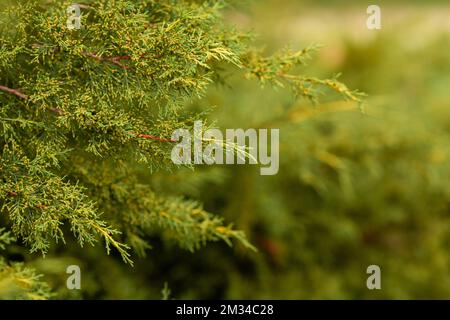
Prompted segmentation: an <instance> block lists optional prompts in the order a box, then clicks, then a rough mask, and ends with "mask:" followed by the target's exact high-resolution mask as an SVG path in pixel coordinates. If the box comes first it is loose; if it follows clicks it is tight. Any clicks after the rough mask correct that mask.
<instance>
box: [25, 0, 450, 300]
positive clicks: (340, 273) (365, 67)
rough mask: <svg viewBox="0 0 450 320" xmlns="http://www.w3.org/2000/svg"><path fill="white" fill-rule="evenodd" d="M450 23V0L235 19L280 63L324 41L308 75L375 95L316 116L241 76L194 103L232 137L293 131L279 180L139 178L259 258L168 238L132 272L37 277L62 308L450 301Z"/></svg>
mask: <svg viewBox="0 0 450 320" xmlns="http://www.w3.org/2000/svg"><path fill="white" fill-rule="evenodd" d="M370 4H378V5H379V6H380V7H381V12H382V21H381V22H382V28H381V30H368V29H367V28H366V19H367V17H368V15H367V13H366V9H367V6H368V5H370ZM449 17H450V3H449V2H448V1H377V3H372V2H370V3H368V2H365V1H342V0H341V1H329V0H328V1H317V0H315V1H288V0H267V1H263V0H261V1H245V2H243V3H239V4H236V5H234V6H233V7H231V8H228V9H227V10H226V19H227V20H228V21H229V23H230V24H234V25H237V26H238V27H239V28H242V29H250V30H253V31H254V33H255V34H256V35H257V36H256V37H255V40H254V41H255V43H256V44H257V45H260V46H262V47H264V48H265V51H266V52H267V53H268V54H269V53H271V52H273V51H275V50H277V49H279V48H282V47H284V46H287V45H290V46H291V47H293V48H295V49H301V48H303V47H306V46H308V45H311V44H320V45H322V47H321V49H320V50H319V52H318V53H317V55H316V56H315V57H314V59H313V60H312V61H311V63H310V65H309V66H307V67H305V68H303V69H301V70H300V72H304V73H305V74H308V75H310V76H317V77H324V78H327V77H330V76H332V75H333V74H336V73H342V75H341V77H340V80H341V81H342V82H344V83H346V84H347V85H348V86H349V87H350V88H352V89H359V90H361V91H363V92H365V93H366V94H367V95H368V96H367V98H366V99H365V103H364V105H363V107H364V112H361V110H360V109H359V108H358V106H357V105H355V104H353V103H350V102H344V101H340V100H337V99H336V97H334V96H333V95H330V94H326V95H324V96H323V97H322V98H321V100H320V101H321V102H320V103H319V104H318V105H315V106H314V105H312V104H311V103H310V102H308V101H306V100H296V99H295V98H294V97H293V95H292V94H291V93H290V92H289V91H287V90H283V89H278V90H274V89H273V88H270V87H266V88H261V87H260V86H259V84H257V83H256V82H252V81H247V80H243V79H242V75H239V74H236V73H235V72H233V71H232V70H230V72H229V73H228V77H227V85H218V86H214V87H211V90H210V92H209V94H208V96H207V97H206V98H205V99H203V100H201V101H198V102H196V103H193V105H192V106H190V107H191V108H193V109H198V108H205V107H210V106H215V108H214V111H213V113H212V114H210V115H209V118H210V119H214V120H216V121H217V126H218V127H219V128H222V129H225V128H259V127H273V128H280V139H281V140H280V142H281V146H280V162H281V163H280V170H279V173H278V174H277V175H275V176H260V175H259V168H258V167H255V166H212V167H199V168H196V170H195V171H190V170H180V171H176V172H172V173H170V174H167V172H160V173H156V174H152V175H150V174H149V172H148V171H143V172H142V175H143V176H145V175H147V176H148V177H147V179H148V180H149V181H151V183H152V185H153V187H154V188H155V189H156V190H157V191H158V190H159V191H161V192H171V193H174V194H181V195H183V196H186V197H190V198H195V199H198V200H200V201H202V202H203V203H204V204H205V208H206V209H207V210H208V211H210V212H213V213H217V214H219V215H223V216H224V217H225V218H226V220H227V221H232V222H233V223H234V224H235V226H236V228H238V229H243V230H244V231H245V232H246V234H247V235H248V237H249V239H250V241H251V242H252V243H253V244H254V245H255V246H256V247H258V252H256V253H255V252H251V251H249V250H248V249H245V248H244V247H241V246H239V245H237V246H235V247H233V248H230V247H228V246H226V245H225V244H222V243H213V244H208V245H207V246H206V247H205V248H203V249H201V250H199V251H197V252H195V253H190V252H186V251H183V250H181V249H179V248H178V247H177V246H175V245H171V244H169V243H166V242H163V241H160V240H159V238H158V237H156V236H155V239H152V243H153V244H154V245H153V249H152V250H150V251H149V252H148V256H147V257H146V258H145V259H138V258H137V259H138V260H137V261H136V266H135V267H134V268H130V267H129V266H126V265H123V264H121V263H118V261H119V260H120V258H118V257H114V256H109V257H105V254H104V250H103V248H98V249H94V248H92V249H91V248H84V249H79V248H78V247H76V248H75V247H73V248H72V247H70V244H69V247H68V248H65V249H64V251H61V252H59V253H58V254H57V255H56V256H54V257H52V256H50V257H47V258H46V259H43V258H39V259H36V260H34V261H33V262H32V266H33V267H35V268H36V269H37V270H38V272H40V273H44V274H45V275H46V278H45V279H46V280H47V281H49V282H50V283H51V285H52V287H53V288H54V289H55V290H56V291H57V293H58V297H59V298H80V297H83V298H101V299H111V298H116V299H123V298H135V299H136V298H137V299H144V298H156V299H159V298H161V289H162V288H166V290H165V292H166V293H168V290H170V298H174V299H183V298H184V299H205V298H209V299H211V298H219V299H241V298H244V299H356V298H357V299H381V298H388V299H412V298H424V299H428V298H438V299H450V165H449V159H450V98H449V93H450V90H449V89H450V41H449V40H450V18H449ZM100 247H101V246H100ZM81 250H83V254H81ZM77 257H79V258H77ZM81 257H83V258H82V259H81ZM100 257H101V258H100ZM68 264H78V265H80V266H81V267H82V270H89V272H87V271H86V272H84V273H83V290H82V292H70V291H68V290H67V289H66V288H65V279H66V277H65V276H66V275H65V274H64V273H61V270H65V267H66V266H67V265H68ZM372 264H375V265H378V266H380V268H381V272H382V274H381V279H382V280H381V281H382V288H381V290H368V289H367V287H366V279H367V277H368V275H367V274H366V269H367V267H368V266H369V265H372Z"/></svg>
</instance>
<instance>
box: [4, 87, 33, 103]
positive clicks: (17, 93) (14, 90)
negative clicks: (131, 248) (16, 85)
mask: <svg viewBox="0 0 450 320" xmlns="http://www.w3.org/2000/svg"><path fill="white" fill-rule="evenodd" d="M0 90H1V91H4V92H8V93H11V94H14V95H15V96H16V97H19V98H21V99H25V100H26V99H28V96H27V95H26V94H23V93H22V92H20V91H19V90H17V89H11V88H8V87H5V86H0Z"/></svg>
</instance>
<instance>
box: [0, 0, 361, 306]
mask: <svg viewBox="0 0 450 320" xmlns="http://www.w3.org/2000/svg"><path fill="white" fill-rule="evenodd" d="M70 4H71V2H70V1H38V0H32V1H17V3H5V4H2V6H1V7H0V8H1V11H0V21H1V23H0V105H1V109H0V132H1V136H0V148H1V158H0V181H1V184H0V210H1V223H2V225H4V226H5V227H7V228H8V230H11V232H12V233H11V234H13V235H14V236H15V237H17V238H18V241H19V243H20V244H23V245H24V246H26V247H27V248H29V249H30V253H26V252H24V251H23V250H22V251H20V253H21V254H22V255H23V256H25V257H26V259H25V260H26V262H29V261H30V260H32V259H33V258H34V257H35V256H34V255H32V253H34V252H41V253H42V254H44V255H47V256H51V257H53V256H57V255H58V252H61V251H59V250H60V248H61V247H63V246H64V245H67V248H66V247H63V248H66V249H65V250H67V251H65V252H67V254H73V255H80V256H82V257H83V259H84V260H85V261H91V257H92V256H91V254H92V252H97V251H89V250H90V249H88V248H86V247H85V248H83V249H79V248H77V249H74V246H73V243H78V245H79V246H81V247H82V246H83V245H85V244H90V245H94V244H95V243H96V242H98V241H99V239H101V241H102V242H104V246H105V247H106V251H107V253H108V254H109V253H110V250H111V249H114V250H115V251H116V252H118V253H119V255H120V257H121V259H122V260H123V261H124V262H125V263H127V264H130V265H133V261H135V260H134V259H133V260H132V254H133V253H136V254H137V255H139V256H140V257H145V256H146V251H147V250H148V249H149V248H151V247H152V240H153V241H154V242H156V243H159V242H158V241H161V242H162V243H164V244H166V243H167V244H168V246H169V248H171V247H170V243H172V242H175V243H176V244H178V246H179V247H181V248H184V249H187V250H189V251H194V250H196V249H199V248H200V247H201V246H203V245H204V244H205V243H206V242H208V241H218V240H222V241H223V242H225V243H226V244H228V245H231V244H232V241H233V240H236V241H237V242H238V243H240V244H242V245H243V247H245V248H247V249H255V247H254V246H253V245H252V244H250V242H249V241H248V240H247V238H246V236H245V235H244V233H243V231H239V230H235V229H234V228H233V227H232V225H231V224H227V223H225V222H224V219H223V217H221V216H219V215H214V214H212V213H210V212H209V211H208V210H205V209H203V206H202V205H201V204H199V202H198V201H195V200H192V199H190V198H189V196H190V194H189V192H188V190H185V189H183V183H184V182H185V181H182V182H179V181H178V182H175V183H176V186H177V188H175V189H176V190H173V186H172V190H171V188H163V187H161V184H159V183H158V179H159V178H158V176H157V175H156V174H155V172H156V171H158V170H159V169H169V170H173V171H179V170H180V169H179V168H175V167H174V165H173V164H172V162H171V160H170V150H171V148H172V146H173V144H172V142H171V141H170V136H171V133H172V132H173V131H174V130H175V129H178V128H192V126H193V123H194V121H195V120H199V119H201V120H205V119H206V113H205V112H204V111H203V110H209V107H210V106H209V105H207V106H205V109H200V108H199V109H196V108H195V106H198V107H200V106H201V105H202V103H204V102H205V99H204V98H205V97H206V96H207V93H208V88H209V87H210V85H211V84H214V83H224V82H226V81H227V80H226V75H227V73H228V72H230V71H231V72H233V73H235V74H238V75H239V76H240V77H247V78H256V79H258V80H259V81H260V82H261V83H262V84H265V83H270V84H272V85H275V86H280V87H285V86H287V87H289V88H291V89H292V90H293V91H294V93H295V94H296V95H297V97H304V98H307V99H310V100H313V101H316V102H317V97H318V95H319V94H321V92H322V90H321V89H320V88H328V89H331V90H334V91H335V92H337V93H338V94H339V95H340V97H339V99H341V98H344V99H347V100H351V101H353V102H360V101H361V100H360V94H359V93H358V92H354V91H351V90H349V89H348V88H347V87H346V86H345V85H344V84H342V83H340V82H338V81H337V80H336V78H332V79H319V78H315V77H309V76H305V75H303V74H299V72H298V71H299V70H298V68H299V67H301V66H303V65H304V63H305V62H306V61H307V59H308V58H309V55H310V53H311V51H312V50H313V48H307V49H304V50H300V51H293V50H285V51H282V52H280V53H277V54H275V55H273V56H269V57H264V56H263V55H262V54H261V51H260V50H258V49H255V48H253V47H252V46H251V43H250V41H249V40H250V39H251V36H250V35H249V34H248V33H247V32H241V31H238V30H236V29H235V28H232V27H229V26H228V25H227V24H226V23H225V22H224V19H223V18H222V16H221V12H222V11H221V10H222V9H224V7H226V3H224V2H222V1H183V0H178V1H152V0H147V1H144V0H140V1H126V0H116V1H106V0H99V1H86V2H85V3H84V4H83V5H82V12H83V15H82V19H81V25H82V28H81V29H80V30H69V29H68V28H67V26H66V20H67V12H66V9H67V7H68V6H69V5H70ZM159 174H161V175H162V176H163V178H162V181H167V182H169V181H170V179H172V178H173V177H174V176H176V172H175V173H173V174H171V173H170V172H169V173H168V172H167V171H164V172H163V173H159ZM183 175H184V173H182V176H183ZM198 177H199V178H197V179H198V182H199V183H203V182H204V181H205V179H204V178H202V175H201V173H199V175H198ZM188 179H189V180H190V182H193V183H195V179H196V178H195V177H190V178H188ZM208 179H211V178H208ZM219 179H220V177H219ZM193 197H195V195H193ZM206 200H207V201H208V199H206ZM9 234H10V233H7V234H4V235H3V236H2V238H0V240H1V241H2V242H1V245H2V247H3V246H6V249H7V250H8V248H9V242H8V241H9V240H8V239H9V238H8V237H9ZM156 239H158V240H156ZM162 246H164V249H163V250H167V247H165V245H162ZM11 250H12V251H14V250H16V249H14V250H13V249H11ZM94 250H95V249H94ZM174 252H176V251H174ZM170 254H171V253H170V252H166V253H165V255H166V256H169V255H170ZM93 256H95V257H96V258H97V254H93ZM103 259H104V260H102V261H104V264H101V265H102V266H104V267H106V268H110V269H113V270H117V273H118V274H119V275H120V276H119V277H124V279H125V277H127V274H128V273H129V272H130V271H129V269H122V267H118V266H117V265H116V264H117V261H116V260H117V259H116V258H115V257H114V256H113V257H112V258H109V257H108V258H107V257H105V258H103ZM147 259H151V261H154V263H157V259H158V257H157V256H152V257H150V258H147ZM146 261H147V260H139V262H140V263H142V264H144V265H145V263H146ZM99 265H100V263H99ZM111 266H114V267H111ZM160 268H163V266H161V267H160ZM124 270H126V271H124ZM90 271H91V272H92V273H97V274H103V273H104V271H102V270H99V269H95V267H91V269H90ZM86 272H89V271H86ZM143 273H144V272H143ZM144 274H145V273H144ZM0 275H1V277H0V281H12V282H14V283H18V284H19V287H22V288H25V289H26V290H25V292H24V293H17V294H16V293H14V295H13V296H14V297H18V298H48V297H49V294H48V290H47V289H46V287H45V285H44V284H42V282H40V280H38V278H37V277H36V276H35V274H34V272H33V271H30V269H28V268H26V267H24V265H23V264H19V263H15V262H11V263H8V262H7V261H6V260H5V259H3V260H2V262H1V264H0ZM136 277H137V278H136V279H138V278H139V277H141V275H136ZM142 277H143V278H145V277H144V276H142ZM3 279H6V280H3ZM8 279H9V280H8ZM135 281H136V282H138V280H135ZM124 282H126V280H124ZM55 283H60V282H57V281H55ZM127 283H128V282H127ZM22 284H23V285H22ZM59 285H60V286H63V285H62V284H59ZM114 285H115V284H108V286H110V287H108V288H113V289H111V292H113V291H114V290H117V288H115V287H114ZM155 289H156V288H155ZM158 290H159V289H158ZM98 291H100V290H97V291H96V290H95V289H92V292H89V291H88V292H86V294H85V296H94V297H95V294H96V292H98ZM114 292H115V291H114ZM164 292H166V293H164V297H167V296H168V293H167V290H165V291H164ZM108 294H111V295H112V296H114V294H115V293H107V294H106V295H108ZM145 294H148V293H145ZM145 294H144V295H145ZM130 296H133V292H132V293H130Z"/></svg>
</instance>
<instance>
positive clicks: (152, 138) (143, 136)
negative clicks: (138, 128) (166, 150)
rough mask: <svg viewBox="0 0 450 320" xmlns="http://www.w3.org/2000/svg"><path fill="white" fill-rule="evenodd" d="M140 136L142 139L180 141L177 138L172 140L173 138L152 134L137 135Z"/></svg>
mask: <svg viewBox="0 0 450 320" xmlns="http://www.w3.org/2000/svg"><path fill="white" fill-rule="evenodd" d="M136 136H137V137H138V138H142V139H148V140H156V141H161V142H178V141H176V140H172V139H165V138H160V137H157V136H154V135H151V134H142V133H141V134H137V135H136Z"/></svg>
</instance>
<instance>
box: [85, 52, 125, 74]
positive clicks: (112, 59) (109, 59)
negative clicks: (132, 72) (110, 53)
mask: <svg viewBox="0 0 450 320" xmlns="http://www.w3.org/2000/svg"><path fill="white" fill-rule="evenodd" d="M83 55H84V56H86V57H89V58H92V59H95V60H97V61H107V62H111V63H112V64H114V65H116V66H118V67H120V68H122V69H124V70H127V69H130V67H128V66H126V65H124V64H122V63H120V60H129V59H130V57H129V56H118V57H100V56H98V55H97V54H95V53H92V52H83Z"/></svg>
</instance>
